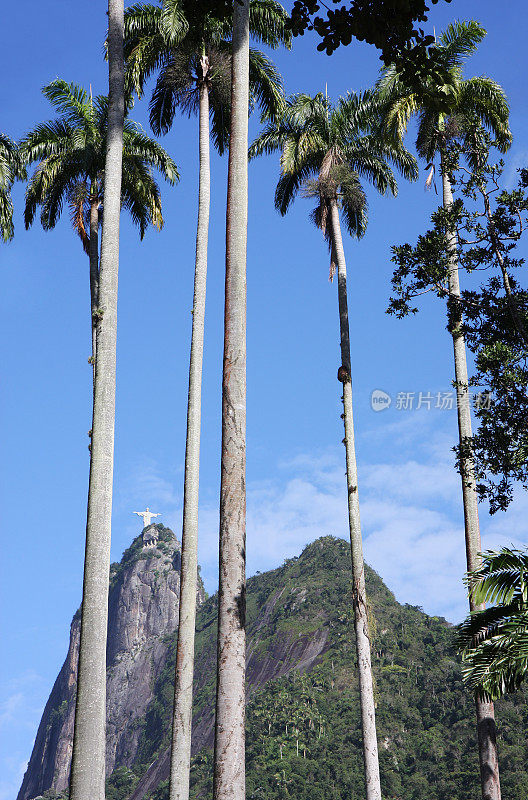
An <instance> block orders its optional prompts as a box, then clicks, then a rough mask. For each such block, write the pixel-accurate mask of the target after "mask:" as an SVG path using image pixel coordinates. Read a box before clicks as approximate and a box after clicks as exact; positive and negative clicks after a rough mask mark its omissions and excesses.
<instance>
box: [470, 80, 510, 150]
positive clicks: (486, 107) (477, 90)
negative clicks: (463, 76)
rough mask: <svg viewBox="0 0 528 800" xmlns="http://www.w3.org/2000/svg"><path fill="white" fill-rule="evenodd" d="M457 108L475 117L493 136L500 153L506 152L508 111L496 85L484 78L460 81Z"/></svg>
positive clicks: (501, 90) (508, 134) (499, 88)
mask: <svg viewBox="0 0 528 800" xmlns="http://www.w3.org/2000/svg"><path fill="white" fill-rule="evenodd" d="M459 107H460V109H461V111H463V112H464V113H465V114H466V115H468V116H470V115H472V114H474V115H476V116H477V118H478V119H479V120H480V122H481V123H482V124H483V125H484V126H485V127H486V128H487V129H488V130H489V131H491V133H492V134H493V135H494V137H495V140H496V144H497V147H498V149H499V150H500V151H501V152H503V153H504V152H506V150H508V148H509V147H510V145H511V142H512V133H511V130H510V126H509V115H510V109H509V105H508V100H507V98H506V94H505V92H504V90H503V88H502V87H501V86H500V85H499V84H498V83H496V82H495V81H493V80H491V78H486V77H478V78H469V79H468V80H465V81H462V83H461V87H460V101H459Z"/></svg>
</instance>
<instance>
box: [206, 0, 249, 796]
mask: <svg viewBox="0 0 528 800" xmlns="http://www.w3.org/2000/svg"><path fill="white" fill-rule="evenodd" d="M248 106H249V0H240V2H236V3H233V59H232V75H231V130H230V140H229V167H228V179H227V181H228V188H227V219H226V223H227V224H226V277H225V312H224V314H225V316H224V365H223V381H222V461H221V484H220V558H219V591H218V654H217V685H216V721H215V753H214V781H213V797H214V800H244V798H245V783H246V780H245V731H244V727H245V672H246V630H245V626H246V245H247V204H248V188H247V186H248V184H247V180H248V175H247V149H248V148H247V140H248Z"/></svg>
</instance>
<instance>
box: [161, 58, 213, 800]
mask: <svg viewBox="0 0 528 800" xmlns="http://www.w3.org/2000/svg"><path fill="white" fill-rule="evenodd" d="M203 68H204V72H205V66H204V67H203ZM205 78H206V75H205V74H204V82H203V83H202V85H201V86H200V112H199V130H200V133H199V151H200V184H199V192H198V228H197V231H196V265H195V271H194V303H193V322H192V336H191V358H190V365H189V395H188V401H187V444H186V448H185V482H184V496H183V531H182V552H181V571H180V616H179V624H178V642H177V645H176V671H175V677H174V711H173V719H172V753H171V773H170V791H169V797H170V800H188V797H189V770H190V765H191V727H192V695H193V670H194V629H195V624H196V589H197V570H198V487H199V479H200V420H201V402H202V363H203V341H204V319H205V292H206V280H207V241H208V234H209V205H210V193H211V192H210V183H211V175H210V168H209V89H208V87H207V84H206V82H205Z"/></svg>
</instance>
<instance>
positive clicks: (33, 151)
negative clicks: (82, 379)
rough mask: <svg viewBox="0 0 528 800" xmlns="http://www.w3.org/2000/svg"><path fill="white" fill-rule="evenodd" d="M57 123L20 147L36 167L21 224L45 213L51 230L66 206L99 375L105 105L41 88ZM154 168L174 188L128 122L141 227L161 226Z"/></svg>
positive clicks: (62, 86)
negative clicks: (84, 264)
mask: <svg viewBox="0 0 528 800" xmlns="http://www.w3.org/2000/svg"><path fill="white" fill-rule="evenodd" d="M42 91H43V94H44V95H45V97H47V99H48V100H49V101H50V102H51V104H52V105H53V106H54V108H55V109H56V110H57V111H58V112H59V115H60V116H59V118H58V119H56V120H52V121H50V122H44V123H41V124H39V125H37V126H36V127H35V128H34V129H33V130H32V131H31V132H30V133H28V134H27V136H26V137H25V138H24V139H23V141H22V142H21V145H20V147H21V157H22V159H23V161H24V163H25V164H31V163H33V162H35V161H38V162H39V163H38V166H37V169H36V170H35V172H34V174H33V176H32V178H31V179H30V181H29V184H28V188H27V191H26V207H25V213H24V220H25V224H26V228H29V227H30V225H32V223H33V221H34V219H35V215H36V212H37V209H38V208H39V207H40V209H41V213H40V221H41V223H42V227H43V228H44V229H45V230H50V229H51V228H54V227H55V225H56V223H57V221H58V219H59V217H60V215H61V212H62V209H63V205H64V202H66V203H67V204H68V206H69V208H70V215H71V222H72V226H73V228H74V230H75V231H76V232H77V234H78V235H79V237H80V239H81V242H82V245H83V248H84V250H85V252H86V253H87V254H88V256H89V259H90V305H91V319H92V325H91V329H92V358H91V361H92V363H93V370H94V376H95V356H96V335H95V334H96V328H97V315H98V309H99V299H98V288H99V241H98V240H99V226H100V221H101V208H102V205H103V197H104V190H105V153H106V130H107V125H108V99H107V98H106V97H104V96H99V97H96V98H95V99H92V97H91V94H90V95H88V94H87V93H86V92H85V91H84V90H83V89H82V88H81V87H79V86H77V85H76V84H74V83H67V82H66V81H63V80H55V81H53V82H52V83H50V84H49V85H48V86H45V87H44V89H43V90H42ZM152 168H154V169H157V170H159V172H160V173H161V175H162V176H163V177H164V178H165V179H166V180H167V181H169V182H170V183H171V184H172V183H174V182H175V181H176V180H177V179H178V172H177V169H176V165H175V164H174V162H173V160H172V159H171V158H170V156H169V155H167V153H166V152H165V151H164V150H163V148H162V147H160V145H159V144H158V143H157V142H155V141H154V140H153V139H151V138H149V137H148V136H146V135H145V133H144V132H143V131H142V129H141V127H140V126H139V125H137V124H135V123H134V122H132V121H131V120H128V119H126V120H125V123H124V130H123V176H122V185H121V204H122V206H123V207H124V208H126V209H128V211H129V212H130V214H131V216H132V219H133V221H134V222H135V223H136V225H137V226H138V227H139V232H140V236H141V238H143V236H144V235H145V232H146V229H147V226H148V225H149V223H151V224H152V225H154V226H155V227H156V228H158V230H159V229H160V228H161V227H162V225H163V217H162V214H161V200H160V193H159V188H158V186H157V184H156V181H155V180H154V178H153V176H152Z"/></svg>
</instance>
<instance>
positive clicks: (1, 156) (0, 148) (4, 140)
mask: <svg viewBox="0 0 528 800" xmlns="http://www.w3.org/2000/svg"><path fill="white" fill-rule="evenodd" d="M23 177H24V169H23V167H22V163H21V161H20V154H19V151H18V148H17V146H16V144H15V142H13V141H12V140H11V139H10V138H9V137H8V136H6V135H5V134H3V133H0V237H1V238H2V239H3V240H4V242H8V241H9V240H10V239H12V238H13V234H14V229H13V203H12V201H11V186H12V185H13V182H14V181H15V179H16V178H23Z"/></svg>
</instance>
